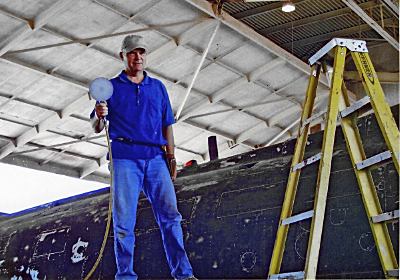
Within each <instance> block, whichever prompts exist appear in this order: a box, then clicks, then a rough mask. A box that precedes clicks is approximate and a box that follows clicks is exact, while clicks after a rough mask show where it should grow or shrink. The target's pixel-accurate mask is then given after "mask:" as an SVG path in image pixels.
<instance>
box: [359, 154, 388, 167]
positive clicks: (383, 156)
mask: <svg viewBox="0 0 400 280" xmlns="http://www.w3.org/2000/svg"><path fill="white" fill-rule="evenodd" d="M391 157H392V154H391V153H390V151H386V152H383V153H380V154H377V155H374V156H372V157H370V158H367V159H366V160H363V161H361V162H359V163H356V168H357V169H358V170H361V169H364V168H367V167H369V166H371V165H374V164H377V163H379V162H381V161H384V160H387V159H389V158H391Z"/></svg>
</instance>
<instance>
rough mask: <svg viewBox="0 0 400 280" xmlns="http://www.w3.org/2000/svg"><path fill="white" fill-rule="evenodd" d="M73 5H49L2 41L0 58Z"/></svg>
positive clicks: (63, 1) (66, 1)
mask: <svg viewBox="0 0 400 280" xmlns="http://www.w3.org/2000/svg"><path fill="white" fill-rule="evenodd" d="M73 3H74V2H73V1H68V0H59V1H57V2H55V3H53V4H52V5H50V7H48V8H47V9H46V10H44V11H43V12H41V13H40V14H39V15H37V16H36V17H35V19H34V20H32V21H29V22H28V24H25V25H23V26H22V27H21V28H19V29H18V30H17V31H16V32H13V33H12V34H11V35H10V36H8V37H7V38H6V39H4V40H2V44H1V45H0V56H2V55H3V54H5V53H6V52H7V51H9V50H10V49H12V48H13V47H15V46H16V45H17V44H19V43H20V42H21V41H23V40H24V39H25V38H26V37H28V36H29V35H31V34H32V33H33V32H35V31H36V30H38V29H40V28H41V27H42V26H44V25H45V24H46V23H47V22H48V20H49V19H50V18H51V17H53V16H55V15H57V14H58V13H60V12H61V11H62V10H64V9H66V8H67V7H68V6H71V5H72V4H73Z"/></svg>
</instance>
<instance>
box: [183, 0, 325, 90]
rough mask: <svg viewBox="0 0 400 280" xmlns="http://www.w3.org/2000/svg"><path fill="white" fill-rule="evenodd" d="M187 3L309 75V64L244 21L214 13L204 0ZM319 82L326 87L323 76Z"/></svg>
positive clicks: (187, 0)
mask: <svg viewBox="0 0 400 280" xmlns="http://www.w3.org/2000/svg"><path fill="white" fill-rule="evenodd" d="M185 1H186V2H187V3H189V4H191V5H192V6H194V7H196V8H197V9H199V10H200V11H203V12H204V13H206V14H208V15H209V16H212V17H214V18H216V19H218V20H220V21H221V22H222V23H224V24H225V25H226V26H228V27H229V28H231V29H233V30H235V31H236V32H238V33H239V34H241V35H242V36H243V37H245V38H248V39H250V40H251V41H253V42H255V43H256V44H258V45H259V46H261V47H262V48H264V49H266V50H268V51H269V52H271V53H273V54H275V55H276V56H279V57H281V58H282V59H284V60H285V61H287V62H288V63H290V64H292V65H293V66H294V67H295V68H296V69H298V70H300V71H301V72H303V73H305V74H306V75H309V74H310V73H309V72H310V68H309V66H308V65H307V64H306V63H305V62H304V61H302V60H300V59H299V58H297V57H295V56H294V55H293V54H291V53H290V52H288V51H286V50H284V49H282V48H281V47H280V46H278V45H276V44H275V43H273V42H272V41H271V40H269V39H267V38H265V37H264V36H262V35H261V34H259V33H257V31H255V30H254V29H252V28H250V27H249V26H247V25H245V24H244V23H242V22H240V21H239V20H237V19H235V18H234V17H232V16H231V15H229V14H228V13H226V12H224V11H222V14H221V15H215V14H214V11H213V8H212V5H211V3H209V2H207V1H206V0H185ZM320 83H321V84H322V85H324V86H325V87H326V88H328V87H329V86H328V82H327V80H326V79H325V78H322V79H321V81H320Z"/></svg>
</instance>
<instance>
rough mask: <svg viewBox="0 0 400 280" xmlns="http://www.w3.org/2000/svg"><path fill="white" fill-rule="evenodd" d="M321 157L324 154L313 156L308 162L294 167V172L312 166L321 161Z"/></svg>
mask: <svg viewBox="0 0 400 280" xmlns="http://www.w3.org/2000/svg"><path fill="white" fill-rule="evenodd" d="M321 156H322V153H318V154H316V155H313V156H312V157H309V158H308V159H306V160H303V161H302V162H300V163H298V164H296V165H294V166H293V167H292V172H294V171H296V170H297V169H301V168H303V167H305V166H307V165H310V164H311V163H314V162H316V161H319V160H320V159H321Z"/></svg>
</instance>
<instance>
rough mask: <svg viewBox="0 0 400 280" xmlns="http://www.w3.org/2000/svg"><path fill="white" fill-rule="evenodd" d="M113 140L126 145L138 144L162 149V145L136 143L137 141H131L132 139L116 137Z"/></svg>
mask: <svg viewBox="0 0 400 280" xmlns="http://www.w3.org/2000/svg"><path fill="white" fill-rule="evenodd" d="M113 140H115V141H119V142H123V143H126V144H138V145H145V146H155V147H162V145H159V144H154V143H147V142H141V141H136V140H133V139H130V138H126V137H116V138H114V139H113Z"/></svg>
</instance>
